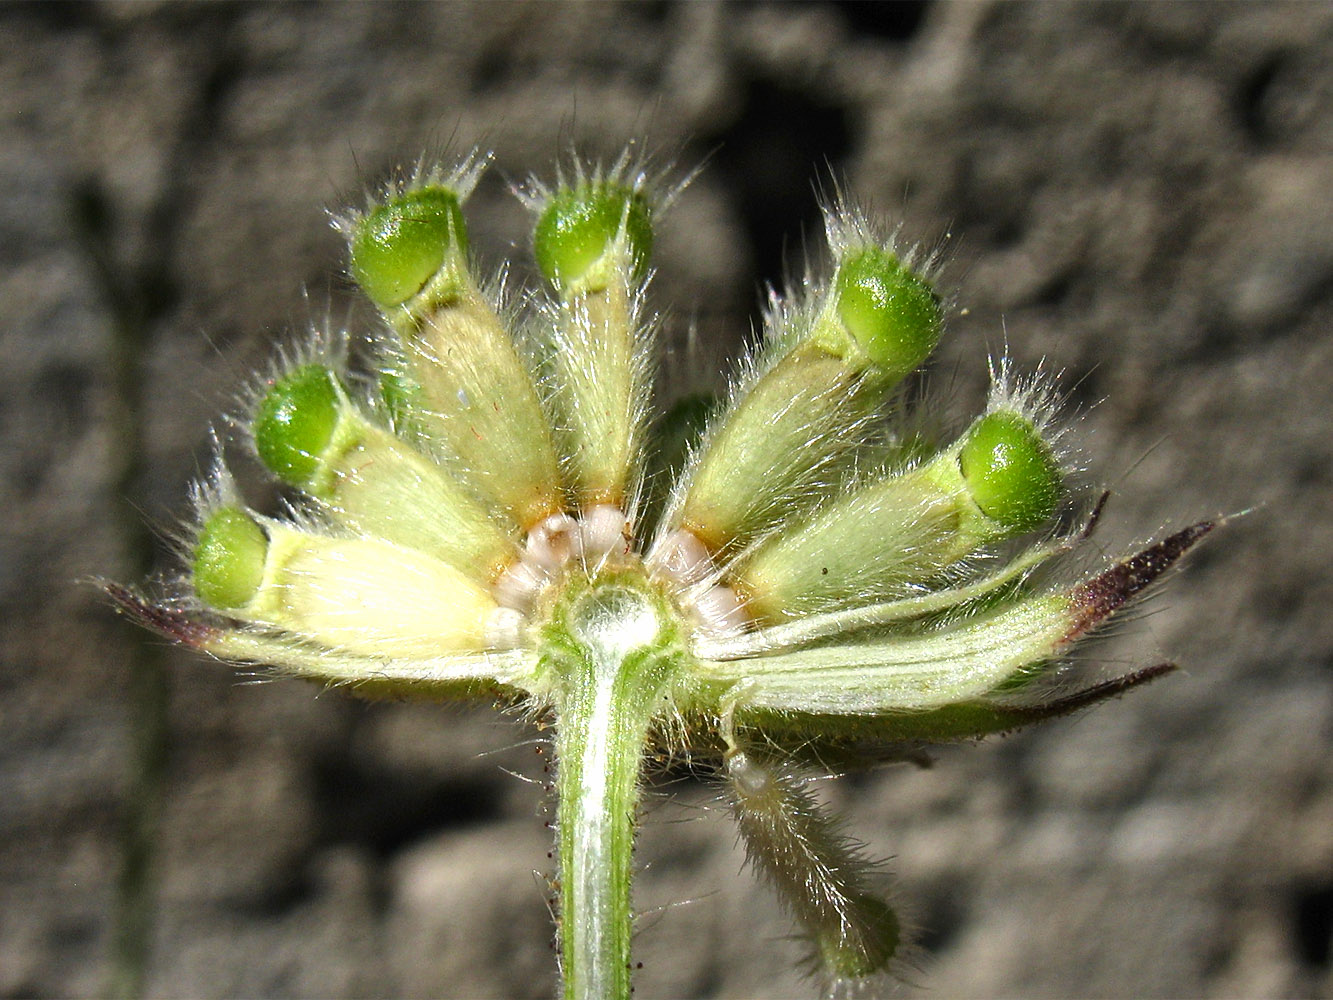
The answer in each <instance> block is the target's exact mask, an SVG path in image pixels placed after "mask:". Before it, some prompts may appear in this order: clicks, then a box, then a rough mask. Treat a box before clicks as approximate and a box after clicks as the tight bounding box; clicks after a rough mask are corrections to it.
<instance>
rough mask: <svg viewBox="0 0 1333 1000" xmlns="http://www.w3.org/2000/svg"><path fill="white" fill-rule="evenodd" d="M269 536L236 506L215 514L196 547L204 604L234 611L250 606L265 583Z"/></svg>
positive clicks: (198, 589)
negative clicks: (261, 585) (260, 586)
mask: <svg viewBox="0 0 1333 1000" xmlns="http://www.w3.org/2000/svg"><path fill="white" fill-rule="evenodd" d="M267 557H268V535H266V534H265V533H264V529H263V528H261V527H260V526H259V525H258V523H256V521H255V519H254V518H252V517H251V516H250V515H249V514H246V513H245V512H244V511H242V510H239V509H237V508H235V507H222V508H220V509H219V510H216V511H214V512H213V513H212V514H211V515H209V518H208V520H207V521H205V522H204V526H203V528H202V529H201V530H200V532H199V540H198V541H197V542H196V543H195V547H194V589H195V593H197V594H198V595H199V596H200V598H202V599H203V601H204V603H205V604H208V605H211V606H212V607H215V608H222V609H224V610H235V609H238V608H243V607H245V606H246V605H247V604H249V603H250V602H251V601H252V600H253V599H254V596H255V594H256V593H257V592H258V591H259V585H260V584H261V583H262V582H263V580H264V564H265V562H266V560H267Z"/></svg>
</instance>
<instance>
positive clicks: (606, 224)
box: [532, 184, 653, 288]
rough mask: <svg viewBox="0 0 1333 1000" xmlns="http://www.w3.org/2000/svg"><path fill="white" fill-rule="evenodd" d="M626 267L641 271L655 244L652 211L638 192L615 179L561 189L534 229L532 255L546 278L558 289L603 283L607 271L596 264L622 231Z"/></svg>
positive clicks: (607, 276)
mask: <svg viewBox="0 0 1333 1000" xmlns="http://www.w3.org/2000/svg"><path fill="white" fill-rule="evenodd" d="M622 223H623V225H624V234H625V242H626V245H627V249H628V251H629V257H630V266H631V268H632V269H633V272H634V273H635V274H636V275H642V274H643V272H644V270H645V269H646V268H647V266H648V254H649V253H650V252H651V250H652V248H653V224H652V211H651V209H650V208H649V206H648V202H647V200H646V199H645V198H644V197H643V195H641V194H639V193H638V192H636V191H634V190H632V189H630V188H627V187H622V186H620V185H618V184H584V185H580V186H579V187H577V188H563V189H561V190H560V191H558V192H556V194H555V196H554V197H553V198H551V200H550V201H549V202H548V203H547V205H546V207H545V208H544V209H543V210H542V214H541V216H540V217H539V218H538V219H537V227H536V229H535V230H534V231H533V235H532V242H533V254H534V255H535V256H536V258H537V266H538V267H539V268H541V271H542V274H544V275H545V276H546V278H547V280H548V281H550V282H551V283H552V284H554V285H555V286H556V287H558V288H567V287H569V286H570V285H571V284H575V283H578V282H586V283H587V284H589V285H591V286H593V288H596V287H598V286H604V285H605V283H606V282H607V281H608V280H609V278H610V275H609V273H602V270H603V268H604V267H605V265H604V264H603V267H602V268H598V265H599V264H601V263H602V261H603V258H604V257H605V256H606V253H607V251H608V250H610V249H611V248H612V246H613V244H614V243H615V241H616V238H617V237H618V236H619V235H620V233H621V225H622Z"/></svg>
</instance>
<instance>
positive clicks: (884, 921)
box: [818, 895, 902, 979]
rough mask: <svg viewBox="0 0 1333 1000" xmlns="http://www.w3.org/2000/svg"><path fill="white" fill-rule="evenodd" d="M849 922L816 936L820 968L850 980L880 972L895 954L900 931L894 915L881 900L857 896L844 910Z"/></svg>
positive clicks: (896, 916) (827, 929)
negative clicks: (848, 916) (822, 962)
mask: <svg viewBox="0 0 1333 1000" xmlns="http://www.w3.org/2000/svg"><path fill="white" fill-rule="evenodd" d="M847 911H848V912H849V913H850V919H847V920H839V921H838V922H837V924H836V925H834V926H832V927H829V928H826V929H825V930H824V931H823V932H822V933H820V934H819V935H818V944H819V951H820V957H821V958H822V959H823V960H824V967H825V968H826V969H828V970H829V971H830V972H832V973H833V974H834V975H835V976H840V977H848V978H852V979H856V978H861V977H864V976H871V975H874V974H875V973H876V972H881V971H883V970H884V969H885V968H886V967H887V966H888V964H889V962H891V961H892V960H893V957H894V955H896V954H897V952H898V945H899V943H900V940H901V934H902V930H901V927H900V925H899V921H898V914H897V913H896V912H895V911H894V909H893V907H892V906H890V905H889V904H888V903H887V902H885V901H884V900H882V899H876V898H875V897H873V896H870V895H860V896H857V897H855V898H854V899H852V900H851V901H850V903H849V905H848V906H847Z"/></svg>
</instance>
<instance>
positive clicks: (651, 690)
mask: <svg viewBox="0 0 1333 1000" xmlns="http://www.w3.org/2000/svg"><path fill="white" fill-rule="evenodd" d="M664 610H665V609H664V608H663V607H662V606H661V604H660V602H659V600H658V599H657V597H656V595H654V594H652V593H651V592H649V591H647V590H645V589H643V588H641V587H640V586H635V585H633V584H632V583H627V582H624V581H616V582H605V581H604V582H596V581H594V582H593V583H592V585H591V586H590V587H589V588H588V589H587V590H585V591H582V593H580V594H578V595H577V596H575V597H574V598H573V600H571V601H570V602H569V604H568V605H567V613H565V614H563V615H560V616H558V617H559V620H558V621H557V622H556V623H554V624H553V626H552V627H551V628H550V629H548V630H547V634H546V638H547V643H546V648H547V662H548V663H549V664H550V665H551V666H552V667H553V668H554V670H555V671H556V674H557V676H558V681H557V692H556V711H557V719H558V722H557V725H558V735H557V737H556V759H557V762H558V768H559V770H558V776H557V781H556V789H557V795H558V799H559V804H558V817H557V819H558V822H557V829H558V835H557V836H558V853H559V858H560V951H561V961H562V973H563V976H564V995H565V997H566V998H567V1000H576V998H577V1000H614V998H626V997H628V996H629V992H630V936H631V933H632V931H633V913H632V911H631V909H630V881H631V876H632V865H631V854H632V850H633V846H634V829H635V812H636V809H637V806H638V797H639V772H640V768H641V765H642V760H643V755H644V746H645V744H646V742H647V740H648V737H649V734H650V732H651V730H652V728H653V724H654V719H655V718H656V716H657V714H658V713H659V711H660V710H661V707H662V705H663V691H664V689H665V688H666V686H667V685H668V684H669V682H670V680H671V678H672V676H673V675H674V673H675V671H676V669H677V667H678V664H679V662H680V659H679V653H678V647H677V645H676V644H675V642H674V641H673V637H672V634H671V633H673V632H674V631H675V630H674V629H673V628H672V627H671V619H670V618H669V617H668V616H667V615H666V614H664Z"/></svg>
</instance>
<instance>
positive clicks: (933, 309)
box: [833, 247, 942, 381]
mask: <svg viewBox="0 0 1333 1000" xmlns="http://www.w3.org/2000/svg"><path fill="white" fill-rule="evenodd" d="M833 299H834V302H835V309H836V314H837V318H838V321H839V322H840V323H841V325H842V328H843V330H845V331H846V333H847V334H848V335H850V337H851V339H852V340H853V341H854V342H855V345H856V349H857V350H858V351H859V353H861V354H863V355H864V356H865V357H866V358H867V359H869V361H870V364H871V365H872V366H874V368H875V369H877V370H878V371H879V373H880V374H881V375H882V376H883V377H885V378H889V379H892V380H895V381H896V380H897V379H900V378H902V377H903V376H904V375H906V374H908V373H909V372H911V371H912V370H913V369H914V368H916V367H917V366H918V365H920V364H921V362H923V361H925V360H926V358H927V357H928V356H929V355H930V352H931V351H933V350H934V349H935V345H936V344H937V343H938V342H939V339H940V329H941V322H942V315H941V309H940V300H939V297H938V296H937V295H936V294H935V291H934V289H932V288H931V287H930V284H929V283H928V282H927V281H925V279H923V278H921V277H920V276H919V275H917V274H914V273H912V272H911V271H909V270H908V269H907V268H905V267H903V265H902V262H901V261H899V260H898V258H897V256H895V255H894V254H892V253H890V252H889V251H887V250H884V249H881V248H879V247H866V248H865V249H861V250H856V251H853V252H852V253H849V254H848V255H847V256H845V257H844V258H843V259H842V261H841V262H840V264H839V266H838V272H837V275H836V276H835V277H834V279H833Z"/></svg>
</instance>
